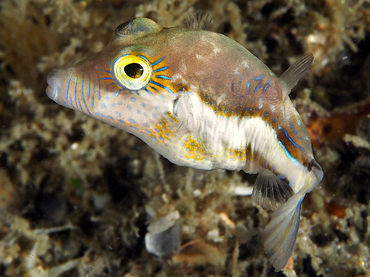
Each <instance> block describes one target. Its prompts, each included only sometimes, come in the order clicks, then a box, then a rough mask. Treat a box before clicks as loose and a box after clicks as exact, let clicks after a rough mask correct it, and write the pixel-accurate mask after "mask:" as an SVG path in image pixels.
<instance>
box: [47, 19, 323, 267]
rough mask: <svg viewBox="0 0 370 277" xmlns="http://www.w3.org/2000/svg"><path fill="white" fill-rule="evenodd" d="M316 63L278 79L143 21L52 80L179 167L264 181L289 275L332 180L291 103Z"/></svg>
mask: <svg viewBox="0 0 370 277" xmlns="http://www.w3.org/2000/svg"><path fill="white" fill-rule="evenodd" d="M312 60H313V57H312V55H311V54H309V55H306V56H305V57H303V58H302V59H301V60H299V61H298V62H296V63H295V64H293V65H292V66H291V67H290V68H289V69H288V70H287V71H286V72H284V73H283V74H282V75H281V76H280V78H278V77H277V76H275V74H274V73H273V72H271V70H270V69H269V68H268V67H267V66H265V65H264V64H263V63H262V62H261V61H260V60H259V59H257V58H256V57H255V56H254V55H252V54H251V53H250V52H249V51H248V50H246V49H245V48H244V47H242V46H241V45H240V44H238V43H237V42H235V41H234V40H232V39H230V38H228V37H226V36H224V35H221V34H218V33H214V32H211V31H206V30H200V29H191V28H189V29H188V28H162V27H161V26H159V25H158V24H156V23H155V22H153V21H152V20H150V19H146V18H136V19H133V20H131V21H128V22H125V23H123V24H121V25H120V26H119V27H118V28H117V29H116V31H115V33H114V35H113V38H112V40H111V41H110V43H109V44H108V46H107V47H106V48H105V50H103V51H102V52H100V53H99V54H97V55H96V56H94V57H92V58H90V59H88V60H86V61H82V62H80V63H78V64H76V65H72V66H67V67H63V68H59V69H56V70H54V71H52V72H51V73H50V74H49V76H48V78H47V82H48V87H47V89H46V93H47V95H48V96H49V97H50V98H51V99H52V100H54V101H55V102H57V103H58V104H60V105H62V106H65V107H67V108H71V109H74V110H77V111H80V112H83V113H85V114H88V115H90V116H92V117H95V118H97V119H99V120H101V121H104V122H106V123H108V124H110V125H113V126H115V127H117V128H120V129H122V130H125V131H127V132H129V133H131V134H134V135H135V136H137V137H138V138H140V139H142V140H143V141H144V142H146V143H147V144H148V145H149V146H150V147H152V148H153V149H154V150H155V151H157V152H158V153H159V154H161V155H162V156H163V157H165V158H167V159H168V160H170V161H171V162H173V163H174V164H177V165H180V166H189V167H193V168H198V169H204V170H210V169H216V168H223V169H228V170H243V171H245V172H246V173H253V174H256V173H258V176H257V179H256V183H255V185H254V189H253V195H252V197H253V199H254V200H255V201H256V202H257V203H259V204H261V205H262V206H263V207H265V208H267V209H271V210H274V211H275V212H274V213H273V215H272V219H271V221H270V223H269V224H268V225H267V226H266V228H265V230H264V231H263V239H264V248H265V252H266V253H267V255H268V256H269V259H270V262H271V263H272V265H273V266H274V267H275V269H276V270H280V269H282V268H283V267H284V266H285V265H286V263H287V261H288V259H289V258H290V256H291V254H292V251H293V248H294V244H295V241H296V238H297V233H298V228H299V221H300V208H301V203H302V200H303V198H304V196H305V194H306V193H308V192H310V191H311V190H312V189H313V188H315V187H316V186H317V185H318V184H319V182H320V181H321V179H322V178H323V172H322V170H321V167H320V166H319V164H318V163H317V162H316V161H315V159H314V157H313V154H312V149H311V141H310V138H309V135H308V133H307V130H306V128H305V126H304V124H303V122H302V119H301V117H300V116H299V114H298V112H297V111H296V109H295V108H294V106H293V104H292V102H291V100H290V98H289V93H290V90H291V89H292V88H293V86H295V84H296V83H297V82H298V80H299V79H300V78H301V77H302V76H303V75H304V73H305V72H306V71H307V69H308V68H309V66H310V65H311V63H312Z"/></svg>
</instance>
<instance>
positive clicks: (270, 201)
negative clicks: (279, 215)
mask: <svg viewBox="0 0 370 277" xmlns="http://www.w3.org/2000/svg"><path fill="white" fill-rule="evenodd" d="M293 194H294V192H293V190H292V188H291V187H290V186H289V184H288V183H286V182H285V181H284V180H282V179H280V178H279V177H277V176H276V175H275V174H274V173H272V172H270V171H263V172H260V173H259V174H258V176H257V179H256V182H255V184H254V187H253V192H252V199H253V201H255V202H256V203H258V204H260V205H261V206H262V207H263V208H265V209H267V210H273V211H275V210H276V209H277V208H278V207H279V206H281V205H282V204H284V203H285V202H286V201H287V200H288V199H289V198H290V197H291V196H292V195H293Z"/></svg>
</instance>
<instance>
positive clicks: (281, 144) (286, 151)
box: [278, 140, 300, 165]
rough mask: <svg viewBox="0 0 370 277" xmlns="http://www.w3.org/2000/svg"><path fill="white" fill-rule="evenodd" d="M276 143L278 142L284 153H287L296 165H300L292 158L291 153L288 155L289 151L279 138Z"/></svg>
mask: <svg viewBox="0 0 370 277" xmlns="http://www.w3.org/2000/svg"><path fill="white" fill-rule="evenodd" d="M278 143H279V144H280V146H281V147H282V148H283V149H284V151H285V153H286V154H287V156H288V158H289V159H290V160H291V161H292V162H293V163H294V164H296V165H300V164H299V162H298V161H297V160H296V159H294V158H293V157H292V155H290V153H289V151H288V150H287V149H286V148H285V146H284V145H283V143H282V142H281V141H280V140H279V141H278Z"/></svg>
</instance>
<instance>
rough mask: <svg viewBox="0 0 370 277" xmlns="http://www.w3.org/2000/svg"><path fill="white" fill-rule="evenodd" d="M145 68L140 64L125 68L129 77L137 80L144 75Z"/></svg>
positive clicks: (131, 64) (129, 65) (132, 64)
mask: <svg viewBox="0 0 370 277" xmlns="http://www.w3.org/2000/svg"><path fill="white" fill-rule="evenodd" d="M143 71H144V69H143V67H142V66H141V65H140V64H138V63H130V64H128V65H126V66H125V72H126V74H127V76H129V77H131V78H133V79H137V78H140V77H141V76H142V75H143Z"/></svg>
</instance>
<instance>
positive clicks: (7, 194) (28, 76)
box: [0, 0, 370, 277]
mask: <svg viewBox="0 0 370 277" xmlns="http://www.w3.org/2000/svg"><path fill="white" fill-rule="evenodd" d="M195 10H203V11H205V12H207V13H208V14H209V15H210V17H211V18H212V24H211V25H210V27H209V29H210V30H212V31H217V32H220V33H224V34H226V35H227V36H229V37H231V38H233V39H235V40H237V41H238V42H239V43H241V44H242V45H244V46H245V47H247V48H248V49H249V50H250V51H251V52H252V53H254V54H255V55H257V56H258V57H259V58H260V59H261V60H262V61H264V62H265V63H266V64H267V65H268V66H269V67H270V68H271V69H272V70H273V71H274V72H275V73H277V74H281V73H282V72H283V71H284V70H285V69H286V68H288V67H289V65H290V64H291V63H292V62H294V61H295V60H297V59H298V58H299V57H301V56H302V55H303V54H304V53H307V52H311V53H313V54H314V56H315V60H314V64H313V66H312V67H311V68H310V70H309V72H308V73H307V74H306V75H305V77H304V78H303V79H302V80H301V81H300V82H299V85H298V86H297V87H296V88H295V89H294V90H293V93H292V94H291V97H292V99H293V101H294V104H295V105H296V107H297V109H298V110H299V112H300V113H301V115H302V118H303V119H304V121H305V123H306V125H307V126H308V130H309V132H310V135H311V139H312V141H313V146H314V152H315V157H316V159H317V161H318V162H319V163H320V164H321V165H322V167H323V169H324V172H325V177H324V180H323V181H322V183H321V184H320V185H319V186H318V187H317V188H316V189H315V190H314V191H313V192H312V193H310V194H309V195H307V197H306V199H305V200H304V202H303V211H302V219H301V225H300V230H299V234H298V239H297V244H296V246H295V250H294V254H293V257H292V258H293V259H292V260H291V261H290V263H289V265H288V267H287V268H286V269H285V270H284V273H283V272H280V273H275V272H274V270H273V268H272V266H271V265H270V264H269V262H268V260H267V257H266V255H265V254H264V252H263V247H262V241H261V237H260V234H261V230H263V228H264V226H265V225H266V224H267V223H268V221H269V218H270V216H271V213H269V212H267V211H265V210H264V209H263V208H261V207H260V206H258V205H256V204H254V203H253V202H252V201H251V199H250V197H249V196H241V195H237V193H236V192H235V190H231V189H230V188H235V187H239V188H240V187H243V186H251V185H252V183H253V180H254V178H253V177H252V178H251V177H250V176H247V175H246V174H244V173H243V172H229V171H225V170H213V171H199V170H194V169H190V168H184V167H178V166H175V165H173V164H171V163H170V162H168V161H167V160H165V159H164V158H162V157H160V156H159V155H158V154H156V153H155V152H154V151H153V150H152V149H150V148H149V147H148V146H147V145H145V144H144V143H143V142H142V141H141V140H139V139H137V138H136V137H134V136H132V135H129V134H127V133H125V132H123V131H120V130H117V129H115V128H113V127H111V126H108V125H107V124H104V123H101V122H99V121H98V120H95V119H93V118H90V117H88V116H86V115H83V114H81V113H79V112H75V111H72V110H69V109H66V108H63V107H61V106H59V105H57V104H55V103H54V102H52V101H51V100H50V99H49V98H48V97H47V96H46V94H45V87H46V82H45V80H46V76H47V74H48V73H49V72H50V71H51V70H52V69H53V68H56V67H59V66H61V65H65V64H68V63H70V62H71V61H78V60H80V59H82V58H84V57H89V56H91V55H92V54H93V53H95V52H98V51H100V50H102V49H103V47H104V46H105V45H106V44H107V42H108V41H109V39H110V37H111V35H112V34H113V32H114V29H115V28H116V27H117V26H118V25H119V24H120V23H122V22H124V21H127V20H128V19H131V18H133V17H149V18H152V19H154V20H155V21H157V22H158V23H159V24H161V25H163V26H166V27H175V26H182V25H183V24H184V23H183V22H184V19H185V18H186V17H187V16H188V14H191V13H193V12H194V11H195ZM369 34H370V1H369V0H343V1H339V0H276V1H274V0H261V1H248V0H235V1H230V0H209V1H208V0H207V1H206V0H202V1H200V0H184V1H183V0H153V1H143V0H127V1H125V0H110V1H96V0H87V1H72V0H34V1H31V0H30V1H27V0H3V1H1V2H0V63H1V68H0V92H1V93H0V190H1V192H0V276H125V277H132V276H163V277H165V276H233V277H237V276H309V277H314V276H370V249H369V247H370V218H369V214H370V117H369V113H370V98H369V97H370V55H369V53H370V36H369ZM176 210H177V211H178V212H179V214H180V217H181V223H182V225H181V226H182V227H181V230H182V237H181V244H182V245H184V244H186V243H187V247H183V248H182V249H181V251H180V253H177V254H175V255H169V256H165V257H161V258H159V257H157V256H155V255H152V254H150V253H148V252H147V250H146V249H145V244H144V235H145V233H146V230H147V226H148V224H149V223H150V222H152V221H153V220H154V219H156V218H159V217H161V216H164V215H166V214H168V213H170V212H172V211H176ZM189 245H190V247H189Z"/></svg>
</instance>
